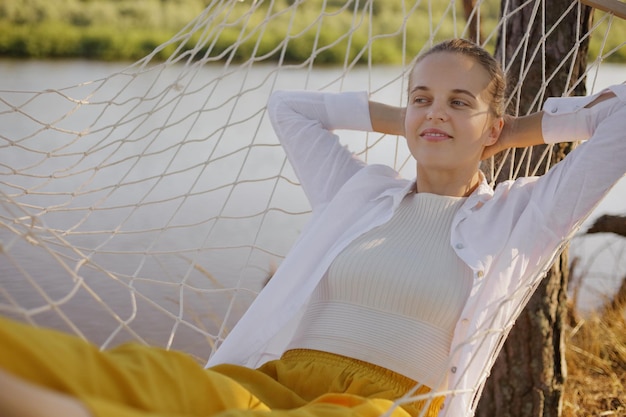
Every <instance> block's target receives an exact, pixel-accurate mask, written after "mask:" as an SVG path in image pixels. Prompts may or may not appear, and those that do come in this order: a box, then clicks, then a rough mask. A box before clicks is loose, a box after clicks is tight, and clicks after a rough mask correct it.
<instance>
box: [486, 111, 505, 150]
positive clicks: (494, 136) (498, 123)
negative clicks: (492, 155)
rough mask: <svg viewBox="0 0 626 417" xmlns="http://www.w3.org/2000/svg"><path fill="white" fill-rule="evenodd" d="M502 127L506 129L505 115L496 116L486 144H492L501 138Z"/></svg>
mask: <svg viewBox="0 0 626 417" xmlns="http://www.w3.org/2000/svg"><path fill="white" fill-rule="evenodd" d="M502 129H504V117H495V118H494V119H493V120H492V121H491V126H490V127H489V134H488V136H487V140H486V141H485V146H491V145H493V144H494V143H496V142H497V141H498V139H499V138H500V134H501V133H502Z"/></svg>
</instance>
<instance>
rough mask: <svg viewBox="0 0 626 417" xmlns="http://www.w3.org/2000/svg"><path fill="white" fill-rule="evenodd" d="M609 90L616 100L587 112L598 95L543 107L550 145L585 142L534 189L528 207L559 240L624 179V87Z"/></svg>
mask: <svg viewBox="0 0 626 417" xmlns="http://www.w3.org/2000/svg"><path fill="white" fill-rule="evenodd" d="M610 90H611V91H613V92H614V93H615V95H616V97H614V98H611V99H608V100H605V101H602V102H600V103H598V104H596V105H594V106H592V107H590V108H585V107H584V106H585V105H587V104H588V103H590V102H591V101H593V100H594V99H595V98H596V97H597V95H594V96H590V97H586V98H573V99H571V100H568V99H559V100H551V101H548V102H547V103H546V106H547V110H548V112H549V114H547V115H546V116H547V117H545V118H547V123H546V125H545V126H544V128H545V129H547V131H548V136H544V137H548V141H549V142H548V143H550V141H552V142H558V141H564V140H577V139H588V140H586V141H585V142H583V143H582V144H580V145H579V146H577V147H576V148H575V149H574V150H573V151H571V152H570V153H569V154H568V155H567V156H566V157H565V158H564V159H563V160H562V161H560V162H559V163H557V164H556V165H555V166H553V167H552V168H551V169H550V171H549V172H548V173H547V174H545V175H543V176H542V177H541V178H540V179H539V180H538V181H537V184H536V186H535V187H534V188H533V197H532V200H531V201H532V203H533V205H534V207H535V208H537V209H538V210H539V211H540V212H541V213H543V215H544V216H545V217H544V219H545V222H546V225H549V226H548V227H549V228H550V229H551V230H552V231H553V232H554V233H555V234H556V235H557V237H558V238H567V237H568V236H569V235H570V234H571V233H572V231H574V230H576V228H577V227H578V226H579V225H580V224H581V223H582V221H584V219H585V218H586V217H587V216H588V215H589V214H590V213H591V211H592V210H593V209H594V208H595V206H596V205H597V204H598V203H599V202H600V200H601V199H602V198H603V197H604V196H605V195H606V194H607V193H608V192H609V190H610V189H611V188H612V187H613V185H614V184H615V183H616V182H617V181H619V180H620V179H621V178H622V177H623V176H624V174H625V173H626V85H623V84H622V85H617V86H613V87H611V88H610ZM600 94H601V93H600ZM552 106H554V107H552Z"/></svg>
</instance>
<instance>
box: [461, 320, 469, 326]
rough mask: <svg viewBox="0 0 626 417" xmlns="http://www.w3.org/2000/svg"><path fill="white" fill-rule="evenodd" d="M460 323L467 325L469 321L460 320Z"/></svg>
mask: <svg viewBox="0 0 626 417" xmlns="http://www.w3.org/2000/svg"><path fill="white" fill-rule="evenodd" d="M461 323H462V324H465V325H467V324H468V323H469V320H468V319H462V320H461Z"/></svg>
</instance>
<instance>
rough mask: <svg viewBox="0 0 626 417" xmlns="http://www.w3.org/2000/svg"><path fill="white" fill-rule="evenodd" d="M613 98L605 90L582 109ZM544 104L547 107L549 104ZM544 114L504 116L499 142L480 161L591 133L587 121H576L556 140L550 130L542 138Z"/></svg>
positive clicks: (487, 149)
mask: <svg viewBox="0 0 626 417" xmlns="http://www.w3.org/2000/svg"><path fill="white" fill-rule="evenodd" d="M614 97H615V93H614V92H613V91H610V90H607V91H604V92H603V93H601V94H599V95H597V97H595V98H594V99H593V100H592V101H591V102H590V103H588V104H586V105H585V106H584V107H585V108H592V107H594V106H595V105H598V104H600V103H602V102H603V101H605V100H609V99H611V98H614ZM546 104H548V106H549V102H547V103H546ZM548 110H549V109H548ZM544 114H545V110H543V111H539V112H536V113H532V114H530V115H528V116H520V117H515V116H510V115H506V116H505V119H504V129H503V130H502V134H501V135H500V138H499V140H498V141H497V142H496V143H495V144H493V145H492V146H488V147H486V148H485V150H484V152H483V155H482V159H487V158H489V157H491V156H493V155H495V154H496V153H498V152H501V151H504V150H506V149H510V148H526V147H529V146H536V145H542V144H544V143H556V142H562V141H572V142H573V141H577V140H584V139H588V138H589V137H590V136H591V134H592V133H593V131H591V130H590V129H591V128H590V126H588V124H587V121H583V120H578V122H579V123H572V124H570V125H569V128H567V129H563V131H562V132H560V133H559V135H558V136H559V137H558V138H554V137H552V136H553V133H555V132H553V131H551V130H550V131H546V133H548V136H550V137H547V138H544V129H543V124H544V122H543V118H544ZM598 122H599V120H596V121H595V124H596V125H597V123H598ZM583 123H584V126H583ZM594 128H595V126H594Z"/></svg>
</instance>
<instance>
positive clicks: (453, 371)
mask: <svg viewBox="0 0 626 417" xmlns="http://www.w3.org/2000/svg"><path fill="white" fill-rule="evenodd" d="M450 372H452V373H453V374H456V366H453V367H452V368H450Z"/></svg>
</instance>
